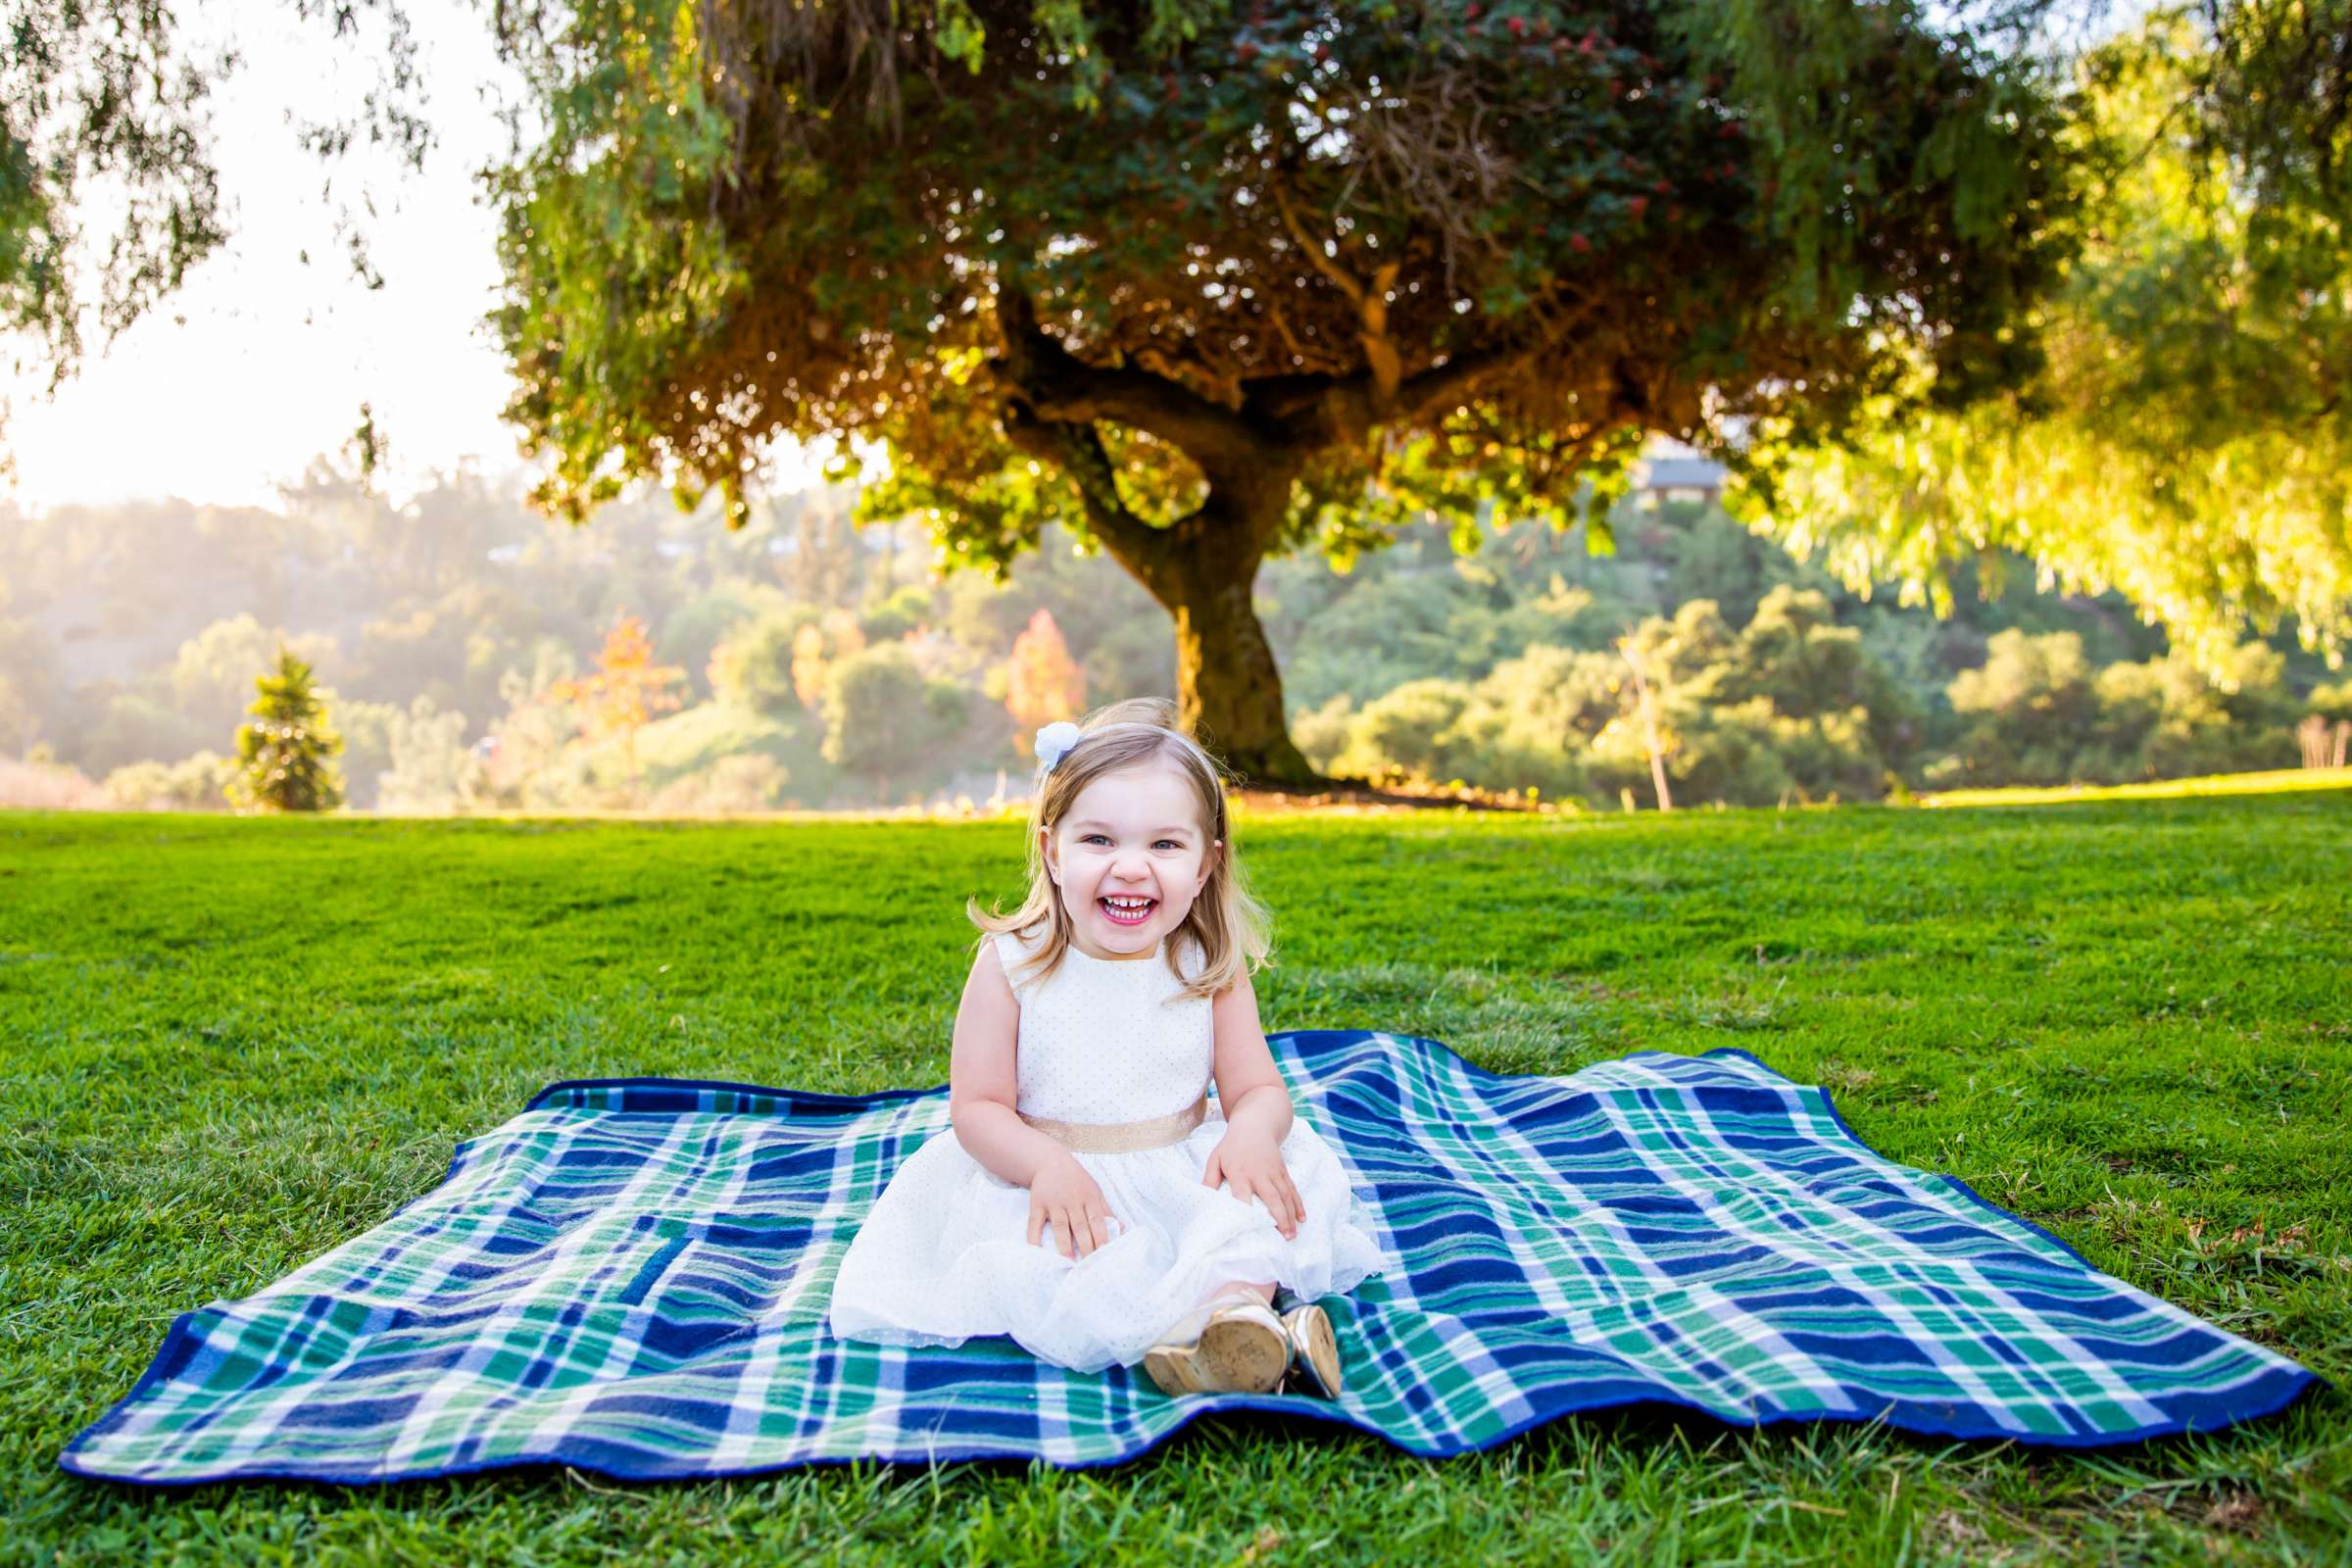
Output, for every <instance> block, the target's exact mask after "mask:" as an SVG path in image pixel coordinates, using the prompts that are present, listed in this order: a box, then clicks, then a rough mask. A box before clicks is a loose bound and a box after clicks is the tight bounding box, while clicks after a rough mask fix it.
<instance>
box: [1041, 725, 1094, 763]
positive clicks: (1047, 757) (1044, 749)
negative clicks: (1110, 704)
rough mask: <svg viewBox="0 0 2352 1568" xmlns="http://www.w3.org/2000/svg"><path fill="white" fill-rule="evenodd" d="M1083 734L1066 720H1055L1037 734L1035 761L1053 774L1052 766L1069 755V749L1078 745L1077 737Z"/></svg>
mask: <svg viewBox="0 0 2352 1568" xmlns="http://www.w3.org/2000/svg"><path fill="white" fill-rule="evenodd" d="M1083 733H1085V732H1084V731H1083V730H1081V729H1079V727H1078V726H1077V725H1075V724H1073V723H1071V722H1070V721H1069V720H1068V719H1066V718H1057V719H1055V720H1054V722H1053V723H1051V724H1048V725H1046V726H1045V727H1044V728H1043V729H1040V730H1039V731H1038V732H1037V740H1036V741H1035V743H1034V745H1035V748H1036V751H1037V760H1038V761H1039V762H1040V763H1042V764H1044V767H1045V770H1046V771H1047V772H1049V773H1051V772H1053V771H1054V763H1055V762H1058V761H1060V760H1062V759H1063V758H1064V757H1067V756H1068V755H1069V751H1070V748H1071V747H1073V746H1075V745H1077V744H1078V737H1079V736H1080V735H1081V734H1083Z"/></svg>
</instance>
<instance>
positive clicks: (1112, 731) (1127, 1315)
mask: <svg viewBox="0 0 2352 1568" xmlns="http://www.w3.org/2000/svg"><path fill="white" fill-rule="evenodd" d="M1037 741H1038V744H1037V754H1038V760H1039V763H1040V765H1041V774H1040V780H1039V787H1038V792H1037V802H1036V808H1035V812H1034V817H1033V825H1034V831H1033V832H1032V834H1031V836H1030V840H1029V860H1030V875H1029V896H1028V899H1027V900H1026V902H1024V903H1023V904H1022V905H1021V907H1019V908H1018V909H1016V910H1014V911H1013V912H1012V913H1011V914H1008V915H1006V914H990V913H986V912H983V911H982V910H981V909H980V907H978V905H977V904H976V903H975V904H973V905H972V906H971V907H970V908H969V911H968V912H969V913H970V915H971V918H972V920H973V922H974V923H975V924H977V925H978V926H979V927H980V928H981V931H982V935H981V937H980V939H979V941H978V943H977V944H976V946H977V950H978V951H977V954H976V956H975V958H974V960H973V963H972V970H971V975H970V978H969V979H968V980H967V981H966V982H965V984H964V988H963V1001H962V1005H961V1006H960V1007H959V1008H958V1010H957V1012H956V1040H955V1047H954V1050H953V1053H952V1054H951V1056H950V1060H949V1069H948V1073H949V1113H950V1115H951V1117H952V1118H953V1126H952V1127H950V1128H949V1129H948V1130H947V1131H945V1132H942V1133H940V1134H939V1135H937V1136H936V1137H934V1138H932V1139H931V1140H930V1141H929V1142H928V1143H926V1144H924V1145H923V1146H922V1147H921V1148H920V1149H918V1150H916V1151H915V1152H914V1153H913V1154H911V1155H909V1156H908V1157H907V1160H906V1162H905V1163H904V1164H903V1165H902V1166H901V1167H900V1169H899V1171H898V1173H897V1174H896V1175H894V1176H893V1177H892V1178H891V1181H890V1185H889V1187H888V1188H886V1189H885V1190H884V1191H883V1193H882V1195H881V1197H880V1198H879V1199H878V1200H877V1201H875V1204H874V1207H873V1211H872V1213H871V1214H870V1215H869V1216H868V1217H867V1219H866V1222H865V1224H864V1226H863V1228H862V1229H860V1230H859V1231H858V1235H857V1236H856V1237H855V1238H854V1239H853V1240H852V1242H851V1244H850V1248H849V1251H848V1252H847V1254H846V1255H845V1256H844V1257H843V1259H842V1264H841V1272H840V1274H839V1276H838V1278H837V1279H836V1281H835V1284H834V1288H833V1300H832V1330H833V1333H834V1334H835V1335H837V1336H840V1337H842V1338H845V1339H859V1340H875V1341H881V1342H884V1343H889V1344H898V1345H960V1344H961V1343H962V1342H963V1341H964V1340H965V1339H967V1338H969V1337H971V1336H973V1335H976V1334H1008V1335H1010V1336H1011V1337H1012V1338H1013V1340H1014V1341H1015V1342H1016V1343H1018V1344H1019V1345H1021V1346H1022V1347H1023V1348H1026V1349H1028V1350H1029V1351H1031V1352H1032V1353H1033V1354H1036V1355H1038V1356H1040V1357H1042V1358H1043V1359H1045V1360H1048V1361H1052V1362H1054V1363H1057V1364H1059V1365H1062V1366H1066V1367H1070V1368H1072V1369H1075V1370H1078V1371H1083V1372H1093V1371H1099V1370H1101V1369H1103V1367H1106V1366H1109V1365H1110V1364H1112V1363H1113V1362H1116V1363H1118V1364H1120V1365H1123V1366H1132V1365H1134V1364H1135V1363H1136V1362H1137V1361H1139V1360H1140V1361H1142V1362H1143V1364H1144V1368H1145V1370H1146V1372H1147V1373H1149V1374H1150V1376H1151V1378H1152V1381H1153V1382H1154V1383H1155V1384H1157V1385H1158V1386H1159V1388H1160V1389H1161V1390H1162V1391H1164V1392H1165V1393H1168V1394H1171V1395H1173V1394H1185V1393H1198V1392H1208V1391H1217V1392H1228V1391H1236V1392H1248V1393H1267V1392H1271V1391H1273V1390H1275V1389H1277V1388H1279V1387H1281V1386H1282V1385H1283V1384H1284V1383H1285V1381H1286V1377H1287V1376H1288V1375H1290V1374H1292V1373H1294V1372H1295V1373H1296V1374H1297V1378H1298V1381H1299V1383H1300V1384H1301V1385H1303V1386H1304V1387H1305V1388H1306V1389H1308V1390H1310V1391H1311V1392H1314V1393H1318V1394H1322V1395H1324V1396H1326V1397H1337V1396H1338V1395H1339V1393H1340V1391H1341V1384H1342V1372H1341V1367H1340V1357H1339V1348H1338V1344H1337V1342H1336V1340H1335V1339H1334V1337H1333V1334H1332V1329H1331V1322H1330V1319H1329V1318H1328V1317H1327V1316H1326V1315H1325V1314H1324V1311H1323V1309H1322V1308H1321V1307H1320V1306H1318V1305H1316V1304H1314V1303H1315V1302H1316V1300H1317V1299H1320V1298H1322V1297H1325V1296H1329V1295H1332V1294H1335V1293H1339V1292H1345V1291H1348V1290H1352V1289H1353V1288H1354V1287H1355V1285H1356V1284H1357V1283H1358V1282H1359V1281H1361V1280H1362V1279H1363V1278H1364V1277H1365V1276H1367V1275H1369V1274H1373V1273H1377V1272H1378V1271H1379V1269H1380V1267H1381V1254H1380V1250H1379V1248H1378V1247H1377V1246H1376V1245H1375V1244H1374V1243H1373V1241H1372V1239H1371V1237H1370V1236H1369V1235H1367V1234H1366V1233H1365V1231H1364V1230H1363V1229H1362V1228H1361V1227H1360V1226H1359V1224H1358V1223H1357V1220H1358V1218H1359V1217H1360V1216H1358V1215H1356V1214H1355V1213H1354V1212H1353V1211H1352V1209H1351V1199H1350V1195H1349V1192H1348V1174H1347V1171H1346V1169H1345V1168H1344V1167H1343V1166H1342V1165H1341V1164H1340V1162H1339V1159H1338V1157H1337V1156H1336V1155H1334V1154H1333V1152H1331V1148H1330V1146H1329V1145H1327V1144H1325V1143H1324V1142H1323V1140H1322V1139H1321V1138H1320V1137H1319V1136H1317V1134H1316V1133H1315V1131H1314V1129H1313V1128H1312V1127H1310V1126H1308V1125H1307V1124H1306V1123H1305V1122H1303V1121H1300V1120H1299V1119H1298V1118H1297V1117H1296V1116H1294V1115H1293V1114H1292V1110H1291V1102H1290V1095H1289V1092H1288V1090H1287V1089H1286V1088H1285V1086H1284V1084H1283V1080H1282V1076H1281V1074H1280V1073H1279V1072H1278V1071H1277V1070H1276V1068H1275V1066H1274V1058H1273V1055H1272V1054H1271V1053H1270V1052H1269V1051H1268V1050H1267V1049H1266V1041H1265V1036H1264V1035H1263V1034H1262V1033H1261V1032H1260V1030H1259V1025H1258V1016H1257V999H1256V995H1255V993H1254V992H1253V991H1252V990H1251V988H1250V971H1251V969H1252V968H1255V967H1260V966H1262V965H1263V963H1264V960H1265V953H1266V939H1265V934H1264V915H1263V913H1262V911H1261V910H1260V909H1259V908H1258V907H1257V905H1256V904H1255V903H1254V902H1253V901H1252V900H1251V899H1250V895H1249V893H1248V892H1247V891H1246V889H1245V888H1244V886H1243V882H1242V875H1241V866H1240V864H1239V862H1238V861H1237V860H1236V859H1235V858H1234V851H1233V833H1232V828H1231V825H1230V823H1229V822H1228V821H1227V820H1226V813H1225V793H1224V783H1225V775H1224V772H1223V770H1222V768H1221V767H1220V766H1219V765H1218V763H1217V762H1216V761H1215V760H1213V759H1211V758H1210V757H1209V755H1208V754H1207V753H1206V752H1205V751H1203V750H1202V749H1201V746H1200V745H1199V744H1198V743H1196V742H1195V741H1193V740H1192V739H1191V738H1190V737H1188V736H1186V735H1184V734H1183V733H1182V732H1180V731H1179V730H1177V729H1176V728H1175V727H1174V725H1173V723H1172V722H1171V715H1170V713H1169V711H1168V707H1167V705H1166V704H1164V703H1157V702H1148V701H1139V702H1130V703H1120V704H1117V705H1114V706H1113V707H1110V708H1107V709H1103V710H1099V711H1096V712H1094V713H1091V714H1089V715H1088V716H1087V719H1086V722H1085V724H1084V725H1083V726H1080V725H1075V724H1069V723H1058V724H1049V725H1047V726H1046V727H1045V728H1044V729H1041V730H1039V731H1038V735H1037ZM1212 1071H1213V1073H1214V1075H1215V1079H1216V1088H1217V1102H1218V1105H1219V1107H1220V1109H1221V1111H1222V1114H1215V1113H1212V1112H1210V1110H1209V1108H1208V1105H1207V1097H1206V1090H1207V1087H1208V1083H1209V1078H1210V1075H1211V1073H1212ZM1278 1286H1280V1287H1284V1288H1286V1289H1287V1290H1288V1291H1289V1292H1290V1293H1291V1296H1292V1298H1293V1301H1294V1304H1292V1305H1290V1306H1289V1308H1288V1309H1287V1310H1282V1311H1278V1310H1277V1309H1276V1299H1275V1291H1276V1287H1278Z"/></svg>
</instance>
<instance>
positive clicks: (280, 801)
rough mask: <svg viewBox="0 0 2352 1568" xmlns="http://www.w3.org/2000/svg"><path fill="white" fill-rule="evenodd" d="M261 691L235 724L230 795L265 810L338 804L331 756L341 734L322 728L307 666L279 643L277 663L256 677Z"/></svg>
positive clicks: (322, 714) (322, 710)
mask: <svg viewBox="0 0 2352 1568" xmlns="http://www.w3.org/2000/svg"><path fill="white" fill-rule="evenodd" d="M254 685H255V686H256V687H257V688H258V689H259V690H260V692H261V695H260V696H258V697H256V698H255V699H254V700H253V705H252V706H251V707H249V708H248V709H246V710H245V711H247V712H249V713H251V714H252V715H253V721H252V722H251V723H247V724H240V725H238V726H237V780H236V791H235V793H236V798H237V803H238V804H239V805H240V806H246V807H250V808H258V809H262V810H270V811H324V810H328V809H332V808H334V807H337V806H340V805H342V804H343V781H342V779H341V778H340V777H339V776H338V775H337V773H336V771H335V765H334V759H335V758H336V757H337V756H338V755H340V754H341V752H342V750H343V737H342V736H340V735H338V734H336V733H335V732H334V730H332V729H331V728H329V727H328V725H327V721H326V705H325V703H324V701H323V700H322V699H321V696H320V693H319V689H318V688H317V687H316V686H315V685H313V684H312V677H311V666H310V665H309V664H307V663H305V662H303V661H302V660H301V659H300V658H298V657H296V655H295V654H294V652H293V650H291V649H288V648H285V647H282V646H281V647H280V648H279V649H278V651H277V667H276V668H275V669H274V670H271V671H270V672H268V673H266V674H263V675H259V676H256V677H255V679H254Z"/></svg>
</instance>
